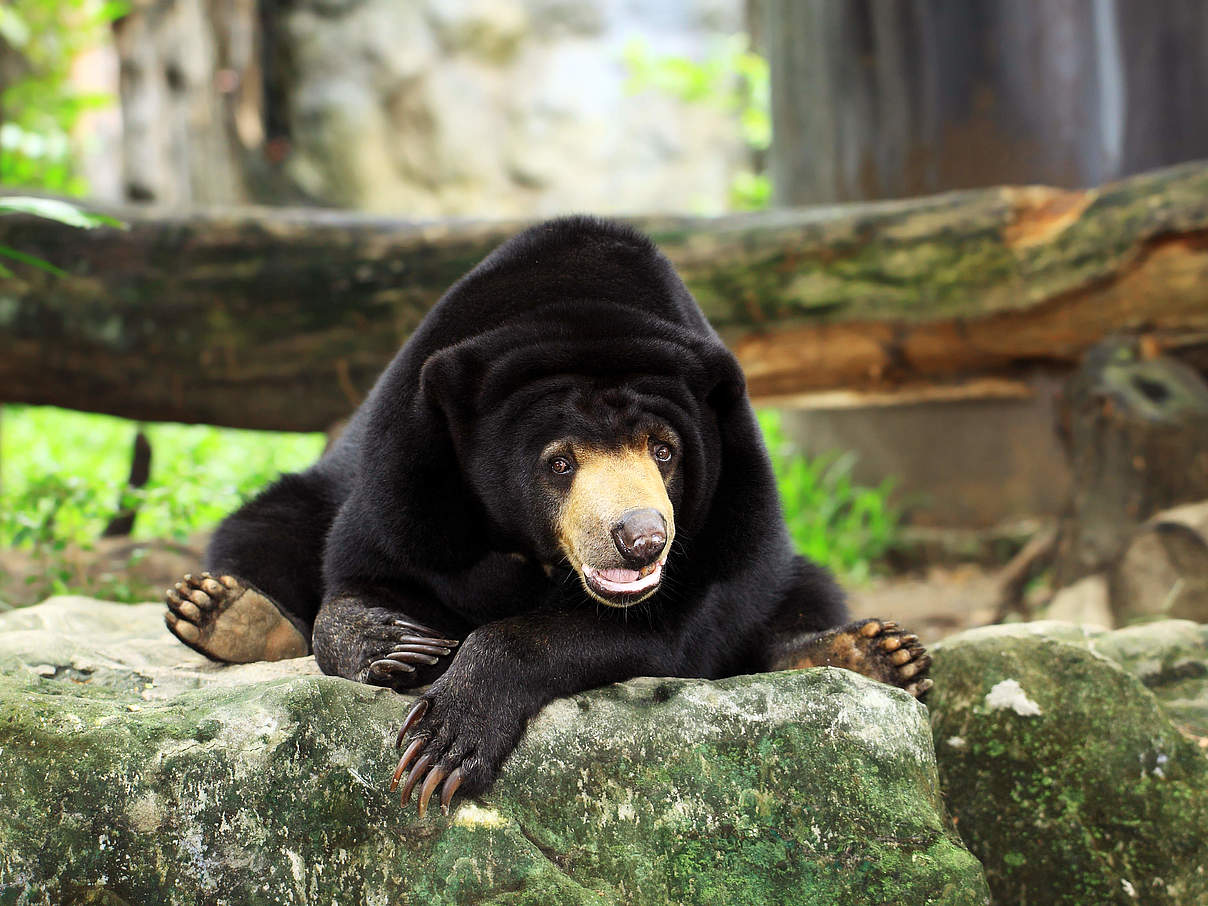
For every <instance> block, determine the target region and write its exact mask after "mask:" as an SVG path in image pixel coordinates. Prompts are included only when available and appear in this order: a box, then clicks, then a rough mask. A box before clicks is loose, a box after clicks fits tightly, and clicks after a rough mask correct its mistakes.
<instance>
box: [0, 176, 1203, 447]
mask: <svg viewBox="0 0 1208 906" xmlns="http://www.w3.org/2000/svg"><path fill="white" fill-rule="evenodd" d="M110 213H114V214H116V216H118V217H120V218H122V219H124V220H126V221H127V222H128V223H129V225H130V228H129V229H128V230H126V231H121V230H115V229H99V230H95V231H90V232H82V231H78V230H73V229H70V228H67V227H63V226H60V225H58V224H55V223H51V222H48V221H42V220H37V219H30V218H24V217H6V218H0V244H5V245H10V246H13V247H15V248H19V249H20V250H22V251H23V252H25V253H27V254H31V255H37V256H40V257H42V258H45V259H47V260H49V261H51V262H53V263H55V264H57V265H58V266H59V267H61V268H63V269H64V270H66V271H67V272H68V273H67V276H65V277H57V276H53V275H50V274H46V273H44V272H42V271H38V270H34V269H32V268H27V267H23V266H17V268H18V272H17V274H16V276H15V277H13V278H8V279H5V280H3V281H0V350H3V354H0V399H3V400H5V401H9V402H25V403H45V404H52V405H60V406H67V407H71V408H77V409H86V410H90V411H98V412H109V413H113V414H116V415H123V416H126V417H128V418H135V419H140V420H171V421H185V422H208V423H212V424H220V425H229V426H235V427H249V428H276V429H286V430H321V429H323V428H325V427H327V426H328V425H330V424H331V423H333V422H334V421H336V420H337V419H338V418H340V417H342V416H344V415H346V414H347V413H348V412H349V410H350V409H351V408H352V407H353V406H355V404H356V403H357V402H359V400H360V399H361V398H362V396H363V395H364V393H365V392H366V391H367V390H368V389H369V387H370V385H371V384H372V381H373V380H374V378H375V376H376V375H377V373H378V372H379V371H380V370H381V368H382V367H383V366H384V365H385V364H386V362H388V361H389V359H390V357H391V356H392V355H393V354H394V352H395V350H396V349H397V348H398V346H399V344H400V343H402V342H403V341H404V340H405V339H406V337H407V336H408V335H409V334H410V332H411V331H412V330H413V329H414V328H415V326H416V325H417V324H418V323H419V321H420V320H421V319H422V318H423V316H424V314H425V313H426V312H427V310H428V309H429V308H430V307H431V306H432V305H433V304H434V303H435V301H436V300H437V299H438V298H439V296H440V295H441V294H442V293H443V292H444V290H445V289H446V288H447V287H448V286H449V285H450V284H451V283H452V282H453V281H454V280H455V279H457V278H458V277H459V276H461V275H462V274H464V273H465V272H466V271H467V270H469V269H470V268H471V267H472V266H473V265H474V264H476V263H477V262H478V261H479V260H480V259H481V258H482V257H483V256H484V255H485V254H486V253H487V252H489V251H490V250H491V249H492V248H493V247H494V246H496V245H497V244H498V243H499V242H500V241H502V240H503V239H504V238H506V237H507V236H509V235H511V234H512V233H514V232H515V231H516V230H517V229H519V228H521V227H522V226H524V225H525V224H521V223H515V222H496V223H474V222H441V223H430V224H416V223H407V222H401V221H397V220H389V219H383V218H376V217H369V216H363V215H353V214H341V213H333V212H325V211H317V210H283V209H276V210H256V209H243V210H231V211H211V212H206V213H195V214H170V213H156V212H155V211H152V210H148V209H140V208H133V207H132V208H125V209H119V210H114V211H110ZM635 223H636V224H637V225H638V226H639V227H641V228H643V229H645V230H647V231H648V232H650V233H651V234H652V235H653V236H654V238H655V240H656V241H657V242H658V243H659V245H660V246H661V247H662V248H663V249H664V251H665V252H666V253H667V255H668V256H669V257H670V258H671V260H672V261H673V263H674V264H675V265H676V267H677V268H678V269H679V271H680V273H681V274H682V275H683V277H684V279H685V281H686V282H687V283H688V285H689V287H690V288H691V289H692V291H693V293H694V294H695V295H696V297H697V299H698V300H699V301H700V303H701V306H702V308H703V309H704V311H705V313H706V315H707V316H708V317H709V319H710V320H711V322H712V323H713V324H714V325H715V326H716V327H717V329H718V330H719V332H720V333H721V334H722V337H723V339H725V340H726V341H727V342H728V343H729V344H730V346H731V348H732V349H733V350H734V351H735V353H736V354H737V355H738V358H739V360H740V361H741V363H742V365H743V367H744V369H745V370H746V374H747V378H748V384H749V388H750V392H751V394H752V396H753V397H755V398H758V399H769V400H770V399H776V398H784V397H791V396H794V395H797V394H810V393H817V392H821V391H834V390H838V389H841V390H844V391H858V392H862V393H871V394H896V393H909V392H911V391H912V390H913V391H917V390H918V389H919V388H920V387H922V388H934V387H937V386H939V387H946V388H949V389H950V390H952V388H954V387H955V388H956V389H955V391H954V392H958V393H959V387H960V386H968V385H969V384H970V382H976V381H983V382H984V381H990V382H994V381H998V382H1005V386H1011V382H1012V381H1013V379H1015V378H1017V377H1019V376H1020V375H1022V374H1024V373H1026V372H1027V371H1029V370H1030V369H1032V368H1034V367H1035V366H1036V365H1037V364H1043V365H1050V366H1054V367H1057V368H1063V369H1067V368H1072V367H1073V366H1074V365H1075V364H1076V363H1077V361H1078V359H1079V357H1080V355H1081V353H1082V352H1083V351H1084V350H1085V349H1087V348H1089V347H1090V346H1091V345H1093V344H1094V343H1095V342H1096V341H1098V340H1100V339H1101V338H1103V337H1104V336H1106V335H1109V334H1112V333H1116V332H1134V333H1144V334H1147V335H1149V336H1150V338H1151V340H1152V342H1153V343H1155V344H1156V345H1161V346H1169V347H1173V348H1178V347H1180V346H1182V345H1184V344H1186V345H1188V346H1194V344H1197V343H1198V344H1200V346H1199V347H1198V348H1201V349H1202V347H1203V343H1204V340H1205V337H1208V164H1188V165H1184V166H1181V167H1176V168H1171V169H1169V170H1165V171H1158V172H1155V173H1151V174H1146V175H1143V176H1138V177H1134V178H1131V179H1129V180H1125V181H1122V182H1120V183H1118V184H1115V185H1110V186H1106V187H1103V188H1101V189H1098V190H1092V191H1086V192H1064V191H1059V190H1051V189H1043V188H1000V189H991V190H981V191H973V192H966V193H959V194H950V195H942V196H936V197H930V198H922V199H916V200H911V201H906V202H881V203H874V204H862V205H851V206H846V207H838V208H826V209H818V210H793V211H778V212H770V213H763V214H751V215H742V216H733V217H724V218H719V219H691V218H683V219H649V220H642V221H635Z"/></svg>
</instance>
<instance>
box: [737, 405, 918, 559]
mask: <svg viewBox="0 0 1208 906" xmlns="http://www.w3.org/2000/svg"><path fill="white" fill-rule="evenodd" d="M758 417H759V425H760V427H761V428H762V429H763V435H764V440H765V441H766V442H767V445H768V452H769V453H770V454H771V457H772V468H773V470H774V471H775V474H776V483H777V485H778V486H779V489H780V500H781V503H782V504H783V506H784V515H785V521H786V523H787V524H788V529H789V534H790V535H791V536H792V538H793V542H794V544H796V546H797V549H798V550H799V551H800V552H801V553H802V554H804V555H805V556H807V557H809V558H810V559H811V560H814V561H816V562H818V563H821V564H822V565H823V566H826V567H828V568H829V569H831V570H832V571H833V572H835V573H837V574H838V575H840V576H841V577H843V578H845V579H847V580H849V581H855V582H859V581H863V580H865V579H867V578H868V577H869V576H870V575H871V574H872V572H873V570H874V569H875V567H876V565H877V563H878V561H880V560H881V559H882V558H883V557H884V556H885V554H886V552H887V551H888V550H889V548H890V546H891V545H892V544H893V543H894V542H895V540H896V539H897V536H898V532H899V529H900V526H901V512H900V511H899V510H898V508H897V507H896V506H894V505H893V503H892V502H891V494H892V491H893V482H892V480H886V481H884V482H882V483H881V484H880V485H878V486H877V487H875V488H868V487H862V486H860V485H858V484H856V483H855V482H854V481H853V480H852V468H853V467H854V465H855V462H856V457H855V454H853V453H843V454H836V455H831V456H823V457H819V458H817V459H807V458H806V457H804V456H802V455H801V454H800V453H799V452H797V451H796V450H795V449H794V447H793V445H792V443H791V442H790V441H789V439H788V438H787V436H786V435H785V433H784V429H783V427H782V425H781V420H780V413H778V412H773V411H764V412H760V413H759V416H758Z"/></svg>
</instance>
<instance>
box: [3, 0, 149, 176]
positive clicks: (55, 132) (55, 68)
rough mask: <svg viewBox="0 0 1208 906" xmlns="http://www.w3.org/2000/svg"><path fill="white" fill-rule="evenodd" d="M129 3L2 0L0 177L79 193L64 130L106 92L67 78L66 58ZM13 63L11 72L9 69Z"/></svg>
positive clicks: (104, 101) (102, 101) (97, 38)
mask: <svg viewBox="0 0 1208 906" xmlns="http://www.w3.org/2000/svg"><path fill="white" fill-rule="evenodd" d="M129 8H130V7H129V3H126V2H104V0H7V2H6V3H4V4H3V5H0V41H2V42H3V44H4V45H6V47H7V49H8V51H9V53H8V55H7V56H8V61H9V63H10V66H9V71H8V72H0V79H2V78H5V77H6V76H7V79H6V83H5V84H3V85H0V87H2V90H0V183H3V184H5V185H10V186H24V187H27V188H37V189H41V190H44V191H47V192H55V193H57V194H60V195H82V194H84V192H85V191H86V188H87V187H86V185H85V183H84V180H83V179H82V178H81V177H80V175H79V173H78V172H77V168H76V165H75V162H74V160H73V149H72V141H71V132H72V129H74V128H75V126H76V123H77V122H78V121H79V119H80V117H81V116H82V115H83V114H84V113H86V112H88V111H89V110H96V109H98V108H102V107H105V106H108V105H109V104H110V103H112V98H111V97H110V96H109V95H107V94H101V93H96V92H80V91H76V90H74V89H73V87H72V85H71V78H70V75H71V66H72V63H73V62H74V61H75V60H76V58H77V57H78V56H79V55H80V54H81V53H82V52H83V51H85V50H88V49H89V48H91V47H94V46H96V45H97V44H99V43H100V42H101V41H102V40H103V39H104V38H105V35H106V33H107V29H108V26H109V24H110V23H111V22H113V21H114V20H115V19H117V18H119V17H121V16H123V15H125V14H126V13H127V12H128V11H129ZM13 70H15V73H14V72H13Z"/></svg>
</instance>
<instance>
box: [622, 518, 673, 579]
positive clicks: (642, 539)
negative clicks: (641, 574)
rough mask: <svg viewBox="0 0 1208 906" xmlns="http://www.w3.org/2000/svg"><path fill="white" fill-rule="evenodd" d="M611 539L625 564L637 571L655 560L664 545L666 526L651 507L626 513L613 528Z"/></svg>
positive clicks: (665, 543) (665, 544)
mask: <svg viewBox="0 0 1208 906" xmlns="http://www.w3.org/2000/svg"><path fill="white" fill-rule="evenodd" d="M612 539H613V541H614V542H615V543H616V545H617V550H618V551H620V552H621V556H622V557H624V558H625V560H626V562H627V563H630V564H632V565H633V566H635V567H637V568H639V569H640V568H642V567H643V566H647V565H649V564H651V563H653V562H654V561H655V560H657V559H658V558H659V555H660V554H661V553H662V552H663V548H664V547H666V546H667V524H666V523H665V522H664V521H663V516H662V514H661V513H660V512H659V511H658V510H656V509H654V508H653V507H641V508H639V509H633V510H627V511H626V512H625V513H623V514H622V515H621V521H620V522H618V523H617V524H616V525H614V526H613V527H612Z"/></svg>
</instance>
